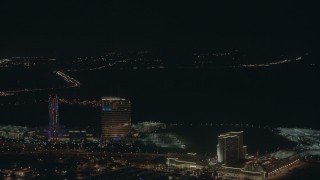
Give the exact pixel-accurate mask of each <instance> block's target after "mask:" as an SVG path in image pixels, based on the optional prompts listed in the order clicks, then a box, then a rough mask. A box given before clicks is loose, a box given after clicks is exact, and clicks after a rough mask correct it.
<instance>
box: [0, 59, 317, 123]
mask: <svg viewBox="0 0 320 180" xmlns="http://www.w3.org/2000/svg"><path fill="white" fill-rule="evenodd" d="M319 72H320V71H319V69H318V68H312V67H310V66H301V67H300V66H299V67H298V66H290V65H289V66H277V67H274V68H251V69H247V68H242V69H241V68H240V69H239V68H238V69H233V68H229V69H207V70H205V69H161V70H117V71H115V70H97V71H81V72H70V73H68V74H69V75H70V76H72V77H74V78H75V79H77V80H79V81H80V82H81V85H82V86H81V88H74V89H68V90H60V91H56V92H57V93H58V94H59V96H60V97H66V98H80V99H100V98H101V97H102V96H109V95H116V96H122V97H126V98H129V99H131V101H132V121H133V122H141V121H150V120H152V121H163V122H186V123H189V122H213V123H249V124H255V125H261V126H265V125H268V126H289V127H296V126H297V127H313V128H320V124H319V123H318V121H319V120H320V118H319V117H320V105H319V102H320V101H319V100H320V98H319V92H320V91H319V90H320V88H319V82H320V81H319V77H320V76H319ZM39 83H42V82H41V81H40V82H39ZM47 93H48V92H42V93H41V92H34V93H23V94H20V95H19V96H16V97H0V101H1V103H2V104H3V105H2V106H0V122H1V124H8V123H10V124H11V123H12V124H21V125H29V126H37V125H46V124H47V121H48V112H47V111H48V110H47V103H46V102H45V101H46V100H47ZM13 102H22V104H23V105H18V106H7V105H6V104H7V103H13ZM99 120H100V112H99V109H97V108H90V107H80V106H69V105H61V106H60V121H61V124H66V125H68V126H74V125H77V126H86V125H91V126H98V124H99Z"/></svg>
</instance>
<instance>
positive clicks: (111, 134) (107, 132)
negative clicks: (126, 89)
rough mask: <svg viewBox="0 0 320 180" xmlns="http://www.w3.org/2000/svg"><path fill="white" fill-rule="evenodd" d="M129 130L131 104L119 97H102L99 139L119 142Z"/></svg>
mask: <svg viewBox="0 0 320 180" xmlns="http://www.w3.org/2000/svg"><path fill="white" fill-rule="evenodd" d="M130 129H131V102H130V101H129V100H127V99H124V98H120V97H103V98H102V109H101V137H102V138H106V139H111V140H121V139H123V138H125V137H127V136H128V134H129V132H130Z"/></svg>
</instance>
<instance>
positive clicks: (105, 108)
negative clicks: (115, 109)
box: [102, 106, 112, 111]
mask: <svg viewBox="0 0 320 180" xmlns="http://www.w3.org/2000/svg"><path fill="white" fill-rule="evenodd" d="M102 111H112V108H111V107H109V106H106V107H102Z"/></svg>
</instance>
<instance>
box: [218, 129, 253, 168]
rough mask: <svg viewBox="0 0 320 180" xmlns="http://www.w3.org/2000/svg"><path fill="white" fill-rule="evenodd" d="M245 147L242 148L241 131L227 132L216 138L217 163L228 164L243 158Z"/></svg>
mask: <svg viewBox="0 0 320 180" xmlns="http://www.w3.org/2000/svg"><path fill="white" fill-rule="evenodd" d="M246 148H247V147H246V146H243V131H240V132H229V133H225V134H221V135H220V136H218V144H217V156H218V162H219V163H223V164H230V163H234V162H237V161H239V160H240V159H243V158H245V153H246Z"/></svg>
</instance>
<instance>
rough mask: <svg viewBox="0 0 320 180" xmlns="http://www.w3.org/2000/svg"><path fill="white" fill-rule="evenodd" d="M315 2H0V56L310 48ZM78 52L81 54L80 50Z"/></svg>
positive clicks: (314, 30)
mask: <svg viewBox="0 0 320 180" xmlns="http://www.w3.org/2000/svg"><path fill="white" fill-rule="evenodd" d="M318 17H320V16H319V11H318V9H317V6H316V4H315V3H314V4H312V3H306V2H301V1H300V3H295V2H292V1H281V2H274V3H270V2H260V1H255V2H243V1H241V2H240V1H238V2H232V3H231V2H229V3H227V2H224V1H214V2H213V1H202V2H199V1H193V2H186V1H181V2H177V1H175V2H172V1H169V2H164V1H157V2H154V1H145V2H142V1H139V2H137V1H121V0H113V1H106V0H100V1H84V0H70V1H60V2H57V1H50V2H48V1H32V2H31V1H20V2H16V1H11V0H3V1H1V2H0V22H1V30H0V31H1V33H0V39H1V40H0V48H1V50H0V55H2V56H5V55H17V54H22V55H37V54H41V55H52V56H64V55H69V54H72V55H73V54H76V55H78V54H81V53H83V52H85V53H86V52H89V53H91V52H93V51H96V50H99V49H103V48H111V49H126V48H127V49H161V50H163V51H165V52H166V51H172V49H175V50H174V51H175V52H185V51H186V50H193V49H197V48H200V49H201V48H202V49H214V48H239V49H244V50H249V51H251V52H253V53H254V52H257V53H259V52H260V51H276V50H280V51H281V50H286V51H296V50H297V49H299V50H300V49H303V50H305V49H307V50H316V49H317V47H318V45H317V44H318V41H319V35H318V32H319V26H318V24H319V23H318V22H319V21H318ZM80 52H81V53H80Z"/></svg>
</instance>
